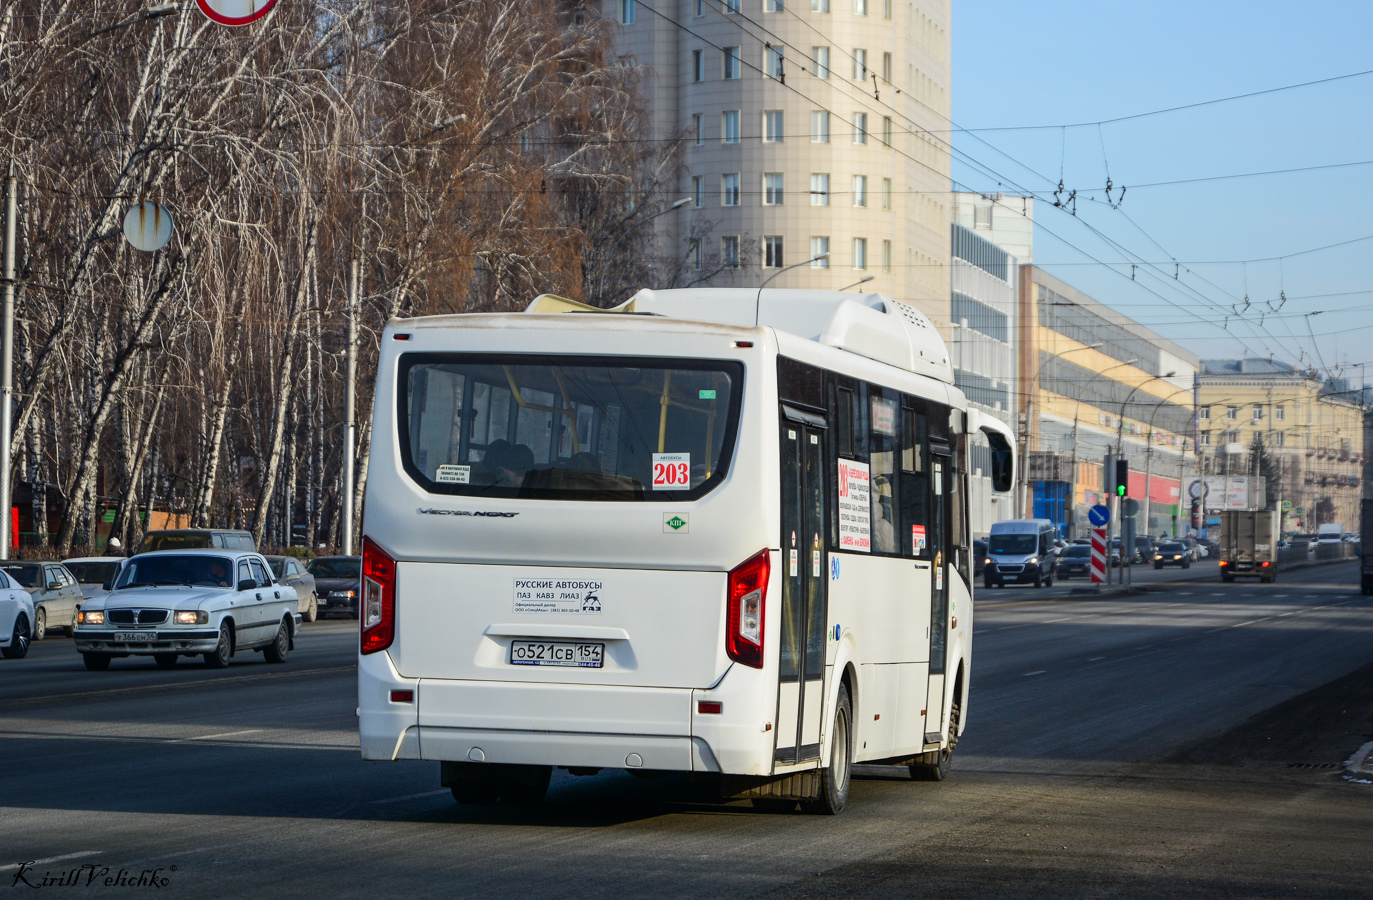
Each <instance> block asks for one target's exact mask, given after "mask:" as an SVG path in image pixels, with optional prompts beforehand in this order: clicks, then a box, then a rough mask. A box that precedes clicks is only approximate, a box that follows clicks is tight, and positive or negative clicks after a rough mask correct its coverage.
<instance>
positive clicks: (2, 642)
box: [0, 572, 33, 659]
mask: <svg viewBox="0 0 1373 900" xmlns="http://www.w3.org/2000/svg"><path fill="white" fill-rule="evenodd" d="M32 639H33V598H32V597H30V596H29V592H28V591H26V590H24V586H23V585H21V584H19V583H18V582H17V581H15V580H14V579H13V578H10V577H9V576H8V575H6V574H5V573H4V572H0V656H4V657H5V659H23V658H24V657H25V656H27V655H28V653H29V641H31V640H32Z"/></svg>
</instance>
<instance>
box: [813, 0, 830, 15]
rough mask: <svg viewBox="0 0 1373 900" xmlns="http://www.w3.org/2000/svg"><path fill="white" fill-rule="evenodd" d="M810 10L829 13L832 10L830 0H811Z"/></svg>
mask: <svg viewBox="0 0 1373 900" xmlns="http://www.w3.org/2000/svg"><path fill="white" fill-rule="evenodd" d="M810 11H811V12H818V13H827V12H829V11H830V0H810Z"/></svg>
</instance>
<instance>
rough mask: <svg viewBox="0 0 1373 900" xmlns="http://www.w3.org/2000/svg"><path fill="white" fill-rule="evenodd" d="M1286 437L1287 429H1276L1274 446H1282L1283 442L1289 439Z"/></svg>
mask: <svg viewBox="0 0 1373 900" xmlns="http://www.w3.org/2000/svg"><path fill="white" fill-rule="evenodd" d="M1286 439H1287V432H1285V431H1275V432H1273V446H1274V447H1281V446H1282V445H1283V444H1285V443H1287V440H1286Z"/></svg>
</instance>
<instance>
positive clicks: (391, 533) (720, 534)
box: [358, 289, 1014, 813]
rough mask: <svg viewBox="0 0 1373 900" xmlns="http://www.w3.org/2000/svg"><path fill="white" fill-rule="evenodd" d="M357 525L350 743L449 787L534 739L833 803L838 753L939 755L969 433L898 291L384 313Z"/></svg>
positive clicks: (960, 565) (946, 730) (958, 618)
mask: <svg viewBox="0 0 1373 900" xmlns="http://www.w3.org/2000/svg"><path fill="white" fill-rule="evenodd" d="M376 398H377V399H376V405H375V414H374V419H373V423H374V430H373V434H374V436H375V437H374V440H373V444H372V456H371V462H370V467H369V478H368V482H367V503H366V520H365V522H364V527H363V532H364V541H363V588H362V592H363V602H362V623H361V624H362V631H361V647H360V655H359V665H358V709H359V719H360V726H359V727H360V733H361V745H362V753H363V756H364V758H366V759H376V760H393V759H427V760H435V761H438V762H440V763H441V766H440V771H441V777H442V781H443V784H444V785H445V786H447V787H449V788H451V789H452V792H453V795H454V797H455V799H457V800H458V801H459V802H465V803H490V802H495V801H497V800H498V799H499V800H500V801H501V802H507V803H510V802H514V803H532V802H538V801H539V800H541V799H542V797H543V795H544V792H545V790H546V788H547V785H548V783H549V773H550V769H551V767H565V768H567V769H569V770H570V771H571V772H572V773H573V774H579V775H580V774H591V773H594V772H596V771H598V770H600V769H606V768H615V769H629V770H641V771H647V770H659V771H663V770H666V771H678V772H692V773H699V774H701V775H702V776H709V777H713V778H715V779H716V780H717V781H718V783H719V785H720V793H721V795H722V796H725V797H738V798H749V799H751V800H752V801H753V802H754V803H755V805H758V806H763V807H767V808H770V809H779V810H780V809H794V808H796V806H797V804H798V802H799V803H801V804H802V805H803V807H804V808H805V809H807V810H809V811H814V812H820V813H835V812H838V811H839V810H840V809H842V807H843V805H844V802H845V798H846V796H847V792H848V784H849V772H850V768H851V765H852V764H853V763H855V762H882V763H887V764H894V765H902V766H906V767H908V768H909V771H910V773H911V775H912V777H914V778H919V779H929V780H939V779H942V778H943V777H944V775H945V774H947V772H948V768H949V763H950V758H951V756H952V754H953V751H954V748H955V746H956V745H957V742H958V736H959V735H960V734H961V733H962V729H963V726H964V723H965V722H966V714H967V713H966V711H967V709H968V685H969V675H970V666H971V640H972V590H971V580H972V571H973V568H972V566H973V559H972V535H971V532H970V528H969V518H968V507H967V504H968V462H967V460H968V444H969V438H970V436H971V435H972V434H974V433H976V432H978V431H981V432H982V433H983V434H985V435H986V438H987V440H988V442H989V443H990V444H991V445H992V451H993V452H992V468H993V479H992V480H993V485H994V487H995V488H996V489H997V490H999V491H1006V490H1009V489H1010V487H1011V484H1012V483H1013V478H1014V474H1013V473H1014V451H1013V446H1014V436H1013V435H1012V434H1011V432H1010V430H1009V429H1008V428H1007V427H1006V426H1005V425H1004V424H1003V423H1001V422H999V421H998V420H996V419H993V418H991V417H990V416H987V417H983V416H982V415H981V414H980V413H979V412H978V411H977V410H976V409H972V408H970V407H969V405H968V403H967V400H966V399H965V398H964V396H963V394H962V393H961V392H960V391H959V390H958V389H957V388H955V387H954V385H953V378H952V369H951V368H950V366H949V363H948V354H947V351H946V349H945V348H944V345H943V342H942V340H941V339H940V338H939V336H938V332H937V331H936V330H935V329H934V327H933V325H932V324H931V323H930V322H929V320H928V319H926V318H925V316H924V315H923V314H921V313H920V312H919V311H917V310H915V309H913V308H911V307H908V306H905V305H904V304H901V303H897V302H895V301H892V300H889V299H887V298H885V297H882V296H881V295H877V294H872V295H867V296H855V295H853V294H843V293H840V292H837V291H805V292H802V291H767V292H760V291H755V290H718V289H711V290H683V291H659V292H654V291H641V292H640V293H639V294H638V295H636V296H635V298H634V299H633V300H632V301H630V302H629V303H628V304H626V305H625V306H624V307H621V308H620V309H619V310H618V311H608V310H599V309H591V308H589V307H585V306H581V305H580V304H575V303H572V302H571V301H567V300H563V299H561V298H555V297H549V296H545V297H542V298H539V299H538V300H536V301H535V303H534V304H533V306H531V309H530V312H529V313H525V314H512V315H494V314H480V315H460V316H443V317H434V318H428V319H411V320H395V321H392V322H391V323H389V324H388V325H387V327H386V330H385V333H384V335H383V339H382V346H381V355H380V360H379V363H378V375H377V388H376Z"/></svg>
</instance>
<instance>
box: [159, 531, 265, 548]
mask: <svg viewBox="0 0 1373 900" xmlns="http://www.w3.org/2000/svg"><path fill="white" fill-rule="evenodd" d="M211 547H213V548H216V549H220V550H251V551H256V550H257V544H255V543H254V542H253V536H252V534H251V533H249V532H247V531H232V530H230V529H227V528H169V529H166V530H163V531H150V532H148V533H147V534H145V535H144V536H143V540H142V542H140V543H139V545H138V549H137V550H136V551H135V552H136V553H151V552H153V551H155V550H198V549H201V548H211Z"/></svg>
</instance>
